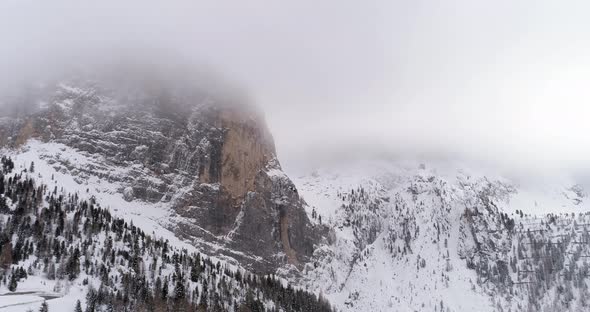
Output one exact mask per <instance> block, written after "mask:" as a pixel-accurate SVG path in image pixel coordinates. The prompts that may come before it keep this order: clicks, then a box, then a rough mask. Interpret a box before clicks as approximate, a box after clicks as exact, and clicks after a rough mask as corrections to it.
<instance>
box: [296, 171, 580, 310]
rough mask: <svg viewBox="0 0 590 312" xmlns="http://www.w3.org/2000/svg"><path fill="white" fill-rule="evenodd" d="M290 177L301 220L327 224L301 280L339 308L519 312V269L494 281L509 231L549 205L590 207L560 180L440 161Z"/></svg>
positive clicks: (570, 209)
mask: <svg viewBox="0 0 590 312" xmlns="http://www.w3.org/2000/svg"><path fill="white" fill-rule="evenodd" d="M293 177H294V182H295V184H296V185H297V187H298V189H299V191H300V194H301V195H302V196H303V198H304V199H305V201H306V202H307V204H308V206H307V208H306V211H307V213H308V215H309V216H310V218H311V219H312V220H313V221H314V222H317V223H320V222H321V223H322V224H325V225H328V226H329V227H330V228H332V229H333V231H332V234H331V244H326V245H323V246H322V247H321V248H318V249H316V252H315V256H316V257H315V259H316V262H315V263H314V265H309V266H308V267H307V268H306V271H305V272H304V278H303V280H304V283H305V284H306V285H309V286H310V287H314V288H315V289H318V290H322V291H323V292H324V295H326V296H327V297H328V298H329V299H330V300H331V301H332V302H333V303H334V304H336V305H338V307H339V308H341V309H343V310H346V311H447V310H450V311H495V310H499V309H501V307H503V308H510V307H512V309H513V310H521V309H522V308H523V307H528V305H527V304H525V303H526V302H527V299H530V296H529V295H528V291H522V292H520V290H516V288H514V287H517V286H514V285H515V284H514V283H516V281H517V280H518V279H519V277H518V276H517V275H518V274H516V273H514V272H511V275H510V278H509V279H510V282H508V279H506V280H504V279H503V280H500V279H499V278H497V276H501V275H502V274H500V275H498V274H499V273H498V268H499V267H504V264H506V263H508V262H509V261H511V260H510V259H512V258H511V257H512V253H513V250H512V249H514V250H516V249H515V248H516V246H517V245H518V242H519V241H522V240H523V239H524V238H523V237H522V235H519V234H518V233H526V230H527V229H528V228H530V227H535V225H537V227H538V224H539V222H540V221H542V220H545V222H547V219H548V218H549V217H547V216H546V213H548V212H553V213H554V214H555V216H557V217H558V218H559V216H561V217H563V218H568V216H570V215H569V214H568V215H566V213H575V214H576V215H578V214H580V213H586V212H588V211H590V209H589V207H590V206H589V205H588V202H587V200H586V198H585V196H586V195H585V193H584V190H583V189H582V188H581V187H580V186H579V185H574V184H570V182H569V181H567V180H564V181H565V182H561V181H560V180H552V181H551V183H546V184H545V185H543V187H539V184H529V185H522V184H519V183H516V182H513V181H510V180H509V179H506V178H502V177H498V176H492V175H489V174H483V173H480V172H478V171H475V170H468V169H465V168H461V169H455V168H454V167H451V166H449V165H440V166H438V167H430V166H425V165H421V164H418V163H416V164H412V163H409V164H408V163H403V164H402V163H388V162H372V163H357V164H351V165H349V166H343V167H339V168H332V169H323V170H316V171H314V172H312V173H310V174H304V175H296V174H295V175H293ZM521 212H524V213H523V217H521V216H520V214H521ZM580 218H582V219H581V220H584V219H585V218H586V217H584V216H580ZM531 220H533V221H531ZM535 220H536V221H535ZM578 222H583V221H580V220H578ZM570 223H571V222H570ZM534 229H537V228H534ZM557 231H558V230H557V229H556V228H554V229H551V230H550V231H548V232H547V233H553V234H556V233H555V232H557ZM560 231H561V230H560ZM547 233H545V234H546V235H544V236H543V237H545V236H547V235H549V236H551V235H552V234H547ZM513 246H514V248H513ZM514 259H516V257H514ZM524 261H527V260H523V259H520V258H518V261H516V260H515V262H518V263H515V267H516V266H518V267H519V270H520V266H521V265H522V266H523V267H525V266H526V265H527V264H525V263H524ZM488 263H491V264H489V268H490V272H488V271H487V270H488V267H487V266H488ZM484 264H485V265H484ZM483 266H486V267H485V270H484V269H482V267H483ZM494 270H495V271H494ZM500 271H501V268H500ZM586 282H587V281H586ZM501 283H505V285H504V284H502V285H503V286H501V287H499V285H500V284H501ZM498 288H503V289H501V290H498ZM513 288H514V289H515V291H516V292H517V293H520V295H515V294H514V293H512V289H513ZM506 294H508V295H506ZM496 295H498V296H496ZM519 304H520V305H519ZM572 306H573V305H572ZM519 307H520V308H519Z"/></svg>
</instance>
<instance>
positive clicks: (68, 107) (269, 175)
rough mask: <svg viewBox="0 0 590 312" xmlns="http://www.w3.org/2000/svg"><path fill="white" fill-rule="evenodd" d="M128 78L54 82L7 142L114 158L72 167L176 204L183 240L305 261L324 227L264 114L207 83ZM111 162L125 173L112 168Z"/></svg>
mask: <svg viewBox="0 0 590 312" xmlns="http://www.w3.org/2000/svg"><path fill="white" fill-rule="evenodd" d="M127 78H128V79H127V80H125V83H118V82H113V81H110V80H101V79H98V80H97V79H92V80H91V79H76V80H66V81H63V80H61V81H59V82H57V83H50V84H45V85H44V86H42V87H40V88H39V90H37V92H35V97H32V98H30V99H29V100H30V101H34V102H36V103H40V106H41V107H40V109H39V110H38V111H37V112H36V113H34V114H31V115H26V116H20V117H19V118H11V119H4V120H3V121H2V123H0V135H1V137H2V139H1V141H0V143H1V144H2V145H3V146H11V147H18V146H20V145H22V144H23V143H25V142H26V141H27V140H28V139H30V138H36V139H39V140H42V141H56V142H60V143H64V144H66V145H68V146H70V147H73V148H76V149H78V150H80V151H83V152H84V153H87V154H89V155H100V156H101V157H102V158H101V159H104V162H105V163H103V164H101V163H96V164H94V165H93V166H92V167H91V168H89V167H87V166H83V165H78V164H71V163H69V164H63V165H66V166H69V168H70V169H75V170H72V171H74V172H78V174H79V175H80V178H81V179H85V178H86V179H87V178H89V177H98V178H100V179H107V180H109V181H115V182H117V183H119V184H120V190H119V192H120V193H121V196H124V198H125V200H127V201H133V200H142V201H148V202H167V203H169V205H170V207H172V208H173V211H174V212H175V213H176V214H177V217H178V216H180V218H174V220H175V222H173V227H175V231H176V232H177V234H178V235H179V236H182V237H184V238H187V239H193V240H194V241H195V243H199V242H201V243H203V242H206V244H204V245H203V246H209V247H211V246H216V247H212V248H211V251H215V252H219V253H221V254H227V255H230V256H232V257H234V258H238V260H240V261H241V262H242V263H244V264H246V265H250V267H251V268H252V269H254V270H256V271H262V272H271V271H273V270H274V269H275V268H277V267H278V266H279V265H280V264H282V263H286V262H288V263H291V264H295V265H297V264H300V263H303V262H305V261H306V260H307V259H308V257H309V256H310V255H311V254H312V252H313V243H314V241H315V240H316V239H317V235H316V234H314V233H316V230H315V229H314V228H313V227H312V226H311V224H310V222H309V220H308V219H307V216H306V214H305V211H304V210H303V208H302V201H301V200H300V198H299V195H298V194H297V190H296V188H295V186H294V184H293V183H292V182H291V180H290V179H289V178H288V177H287V176H286V175H285V174H284V173H283V172H282V171H281V167H280V164H279V162H278V160H277V157H276V152H275V147H274V143H273V139H272V136H271V135H270V132H269V131H268V129H267V127H266V125H265V122H264V119H263V117H262V115H261V114H260V113H259V112H258V111H257V110H256V109H254V108H253V107H251V106H248V105H242V104H241V103H239V102H240V101H239V100H237V99H236V98H235V97H233V98H232V97H228V96H226V95H223V93H219V92H217V93H213V92H208V90H206V88H199V87H198V86H191V85H188V84H187V83H177V81H163V82H161V83H158V84H156V85H157V87H154V82H153V80H150V81H148V82H146V81H143V80H142V79H137V78H138V77H127ZM134 79H135V80H134ZM220 94H221V95H220ZM56 161H59V159H58V160H56ZM112 167H116V168H125V171H124V172H125V174H118V173H117V172H115V171H114V170H107V169H104V168H112Z"/></svg>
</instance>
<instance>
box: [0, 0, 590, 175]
mask: <svg viewBox="0 0 590 312" xmlns="http://www.w3.org/2000/svg"><path fill="white" fill-rule="evenodd" d="M589 10H590V3H588V2H586V1H571V2H570V1H533V0H531V1H468V0H465V1H434V0H433V1H394V0H368V1H349V0H340V1H335V0H326V1H312V0H297V1H262V0H252V1H227V0H221V1H219V0H218V1H114V0H103V1H63V0H56V1H26V0H22V1H16V0H2V1H0V40H1V41H0V71H1V73H0V82H1V83H2V84H6V83H8V82H11V81H12V80H14V79H17V78H16V77H21V76H22V75H23V73H31V72H38V73H42V72H43V71H47V70H52V69H51V68H54V67H60V66H61V64H63V62H66V63H67V62H68V61H74V60H84V59H96V58H102V57H105V56H109V57H113V56H116V55H137V56H138V57H142V58H147V59H152V60H153V62H155V63H166V62H167V61H170V60H167V59H166V58H170V59H174V61H178V59H179V58H180V59H183V60H184V61H186V62H191V63H195V64H206V65H207V66H210V67H211V68H214V69H215V70H217V71H219V72H221V73H223V74H224V75H225V76H226V77H229V78H230V79H231V80H233V81H235V82H237V83H238V84H240V85H242V86H244V88H245V89H247V90H249V93H250V95H251V97H253V98H255V99H256V102H257V103H258V105H260V106H261V107H262V108H263V109H264V111H265V112H266V118H267V120H268V123H269V125H270V127H271V130H272V132H273V134H274V137H275V140H276V145H277V149H278V152H279V156H280V157H281V159H282V160H283V163H286V164H287V165H288V166H293V167H295V166H300V165H302V164H309V163H311V162H312V161H313V162H318V161H338V160H346V159H349V158H356V157H366V156H371V157H373V156H386V157H396V158H398V157H401V158H408V157H409V158H419V159H426V160H428V159H465V160H469V161H475V162H481V163H485V164H486V165H489V164H492V165H498V166H502V167H503V168H510V169H518V170H524V171H533V172H539V171H553V170H565V171H568V172H571V173H574V174H576V175H579V176H581V177H583V176H585V175H586V174H587V173H588V168H589V166H588V164H587V161H586V160H587V159H590V143H589V142H588V136H589V133H590V123H588V122H587V119H588V118H589V116H590V106H589V105H588V100H589V99H590V93H589V91H588V89H589V88H588V87H587V86H586V84H587V83H588V81H590V58H589V57H588V55H590V20H589V19H588V18H587V15H588V14H587V12H589Z"/></svg>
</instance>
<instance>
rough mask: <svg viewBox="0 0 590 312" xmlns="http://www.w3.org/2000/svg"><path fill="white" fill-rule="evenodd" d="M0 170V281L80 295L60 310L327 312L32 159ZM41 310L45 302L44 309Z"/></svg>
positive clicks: (309, 296)
mask: <svg viewBox="0 0 590 312" xmlns="http://www.w3.org/2000/svg"><path fill="white" fill-rule="evenodd" d="M1 163H2V166H1V168H0V246H1V250H0V289H4V290H6V289H7V290H8V291H9V292H18V291H19V285H21V283H24V282H26V280H27V279H29V278H32V277H35V278H40V279H41V280H42V281H48V282H49V281H51V282H52V283H45V282H42V283H43V284H44V285H45V284H47V285H49V284H51V285H54V287H53V289H50V291H52V292H54V293H55V294H56V295H57V296H68V295H69V289H71V288H74V287H77V286H78V287H82V288H83V289H84V291H83V292H82V293H83V294H84V296H80V298H79V301H80V302H78V303H77V304H75V305H72V306H71V307H65V306H63V307H60V311H81V310H82V309H83V310H84V311H87V312H92V311H332V309H331V307H330V304H329V303H327V301H325V300H323V299H322V298H321V297H320V298H318V297H317V296H316V295H315V294H313V293H310V292H307V291H304V290H302V289H298V288H293V287H292V286H291V285H287V284H286V283H285V282H284V281H282V280H280V279H278V278H275V277H274V276H272V275H267V276H261V275H255V274H251V273H249V272H248V271H246V270H244V269H242V268H240V267H237V266H233V265H229V264H227V263H225V262H223V261H219V260H215V259H211V258H209V257H207V256H205V255H203V254H200V253H198V252H190V253H189V252H188V251H187V250H184V249H178V248H177V247H175V246H172V245H171V244H170V243H169V242H168V241H167V240H163V239H161V238H155V237H153V236H152V235H148V234H146V233H144V232H143V231H142V229H141V228H139V227H137V226H134V225H133V223H132V222H130V223H127V222H125V221H124V220H123V219H119V218H116V217H114V216H112V215H111V213H110V212H109V210H107V209H104V208H101V206H100V203H99V202H97V201H96V200H95V199H94V198H90V199H88V200H86V199H81V198H79V197H78V195H76V194H74V195H72V194H69V193H67V190H64V189H62V188H60V186H59V184H56V186H54V187H53V188H50V187H48V186H47V185H44V184H40V183H37V182H36V180H35V165H34V163H31V164H30V167H29V168H18V169H15V168H14V163H13V161H12V159H10V158H8V157H2V162H1ZM44 308H47V305H43V306H42V309H44Z"/></svg>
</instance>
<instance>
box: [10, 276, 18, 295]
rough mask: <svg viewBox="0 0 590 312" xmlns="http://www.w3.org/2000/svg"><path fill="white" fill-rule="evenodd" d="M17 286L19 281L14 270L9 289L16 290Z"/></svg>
mask: <svg viewBox="0 0 590 312" xmlns="http://www.w3.org/2000/svg"><path fill="white" fill-rule="evenodd" d="M17 286H18V281H17V278H16V272H14V273H12V275H11V276H10V283H9V284H8V290H10V291H12V292H14V291H15V290H16V287H17Z"/></svg>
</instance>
